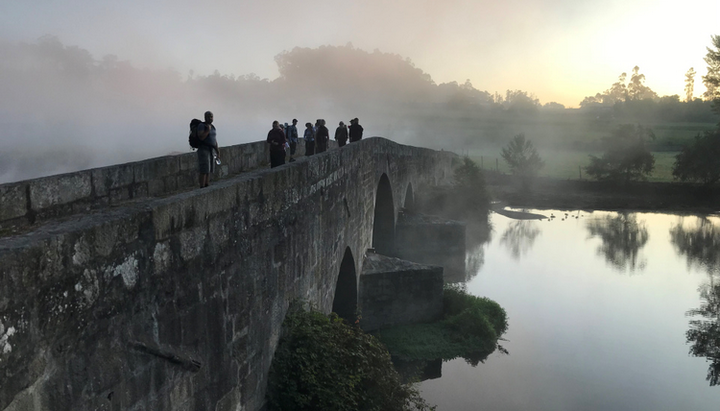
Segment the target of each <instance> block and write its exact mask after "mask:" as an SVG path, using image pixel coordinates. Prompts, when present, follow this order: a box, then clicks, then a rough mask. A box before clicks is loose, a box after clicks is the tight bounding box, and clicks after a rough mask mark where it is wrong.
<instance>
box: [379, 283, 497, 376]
mask: <svg viewBox="0 0 720 411" xmlns="http://www.w3.org/2000/svg"><path fill="white" fill-rule="evenodd" d="M443 304H444V317H443V319H442V320H440V321H438V322H435V323H430V324H415V325H406V326H401V327H394V328H389V329H385V330H380V331H378V332H377V333H376V335H377V336H378V338H379V339H380V341H382V342H383V343H384V344H385V345H386V346H387V347H388V350H389V351H390V353H391V354H392V355H393V356H396V357H398V358H400V359H401V360H433V359H437V358H442V359H444V360H450V359H453V358H458V357H462V358H465V360H466V361H468V362H469V363H471V364H473V365H476V364H477V363H478V362H480V361H483V360H484V359H485V358H487V356H488V355H490V353H492V352H493V351H495V349H496V348H497V347H498V345H497V342H498V339H499V338H500V336H501V335H502V334H503V333H504V332H505V331H506V330H507V326H508V324H507V315H506V314H505V310H503V309H502V307H500V305H499V304H498V303H496V302H495V301H492V300H490V299H488V298H484V297H476V296H473V295H470V294H468V293H467V292H466V291H465V290H464V289H463V288H461V287H460V286H456V285H451V286H446V288H445V290H444V294H443Z"/></svg>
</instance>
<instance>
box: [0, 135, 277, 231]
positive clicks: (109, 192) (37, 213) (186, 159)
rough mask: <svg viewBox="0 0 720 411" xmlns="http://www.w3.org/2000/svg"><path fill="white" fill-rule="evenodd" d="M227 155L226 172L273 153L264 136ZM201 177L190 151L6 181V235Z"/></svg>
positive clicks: (0, 188) (183, 186) (1, 217)
mask: <svg viewBox="0 0 720 411" xmlns="http://www.w3.org/2000/svg"><path fill="white" fill-rule="evenodd" d="M222 154H223V164H222V165H221V166H220V167H219V170H218V171H217V172H216V173H217V175H218V176H220V177H225V176H228V175H233V174H238V173H241V172H243V171H248V170H253V169H256V168H258V167H262V166H266V165H267V164H268V158H269V151H268V145H267V143H265V142H264V141H260V142H254V143H248V144H238V145H234V146H229V147H223V148H222ZM197 181H198V176H197V154H195V153H186V154H179V155H169V156H164V157H156V158H151V159H148V160H143V161H136V162H132V163H127V164H117V165H112V166H107V167H99V168H93V169H89V170H82V171H77V172H73V173H66V174H60V175H54V176H49V177H41V178H36V179H32V180H25V181H19V182H15V183H6V184H0V204H2V207H0V235H2V233H3V232H9V231H10V229H11V228H13V227H26V226H28V225H31V224H34V223H36V222H40V221H45V220H49V219H52V218H57V217H65V216H69V215H72V214H78V213H83V212H87V211H91V210H94V209H97V208H99V207H104V206H108V205H116V204H119V203H122V202H125V201H127V200H133V199H142V198H147V197H157V196H164V195H168V194H171V193H173V192H177V191H182V190H187V189H190V188H194V187H196V186H197V184H198V182H197Z"/></svg>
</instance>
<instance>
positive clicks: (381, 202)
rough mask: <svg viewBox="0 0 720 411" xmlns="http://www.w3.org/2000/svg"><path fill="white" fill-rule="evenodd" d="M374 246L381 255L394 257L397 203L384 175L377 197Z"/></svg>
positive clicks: (379, 184)
mask: <svg viewBox="0 0 720 411" xmlns="http://www.w3.org/2000/svg"><path fill="white" fill-rule="evenodd" d="M372 246H373V248H374V249H375V251H377V252H378V253H380V254H383V255H392V254H393V251H394V247H395V203H394V202H393V193H392V186H391V185H390V179H389V178H388V176H387V174H385V173H383V175H382V176H381V177H380V182H379V183H378V186H377V194H376V196H375V215H374V217H373V238H372Z"/></svg>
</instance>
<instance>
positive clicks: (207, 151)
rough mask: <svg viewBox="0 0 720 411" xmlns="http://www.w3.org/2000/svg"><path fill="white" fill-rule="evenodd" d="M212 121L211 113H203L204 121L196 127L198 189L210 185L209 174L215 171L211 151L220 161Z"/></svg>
mask: <svg viewBox="0 0 720 411" xmlns="http://www.w3.org/2000/svg"><path fill="white" fill-rule="evenodd" d="M213 120H214V117H213V113H212V112H211V111H206V112H205V121H204V122H201V123H199V124H198V125H197V131H196V135H197V139H198V140H199V143H198V147H197V154H198V173H199V174H200V188H203V187H207V186H208V185H210V173H212V172H213V171H215V160H214V159H213V150H215V153H216V156H217V159H220V148H219V147H218V143H217V132H216V130H215V126H214V125H213V124H212V123H213Z"/></svg>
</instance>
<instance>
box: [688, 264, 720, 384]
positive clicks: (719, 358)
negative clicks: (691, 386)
mask: <svg viewBox="0 0 720 411" xmlns="http://www.w3.org/2000/svg"><path fill="white" fill-rule="evenodd" d="M700 298H701V299H702V302H701V304H700V308H698V309H695V310H690V311H689V312H688V315H692V316H701V317H703V319H694V320H691V321H690V329H689V330H688V332H687V334H686V336H687V342H688V343H691V344H692V345H691V346H690V354H692V355H694V356H696V357H705V358H707V360H708V361H709V362H710V365H709V366H708V372H707V380H708V381H709V382H710V385H711V386H715V385H720V284H715V283H714V281H713V279H712V277H711V278H710V284H706V285H704V286H702V287H701V288H700Z"/></svg>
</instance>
